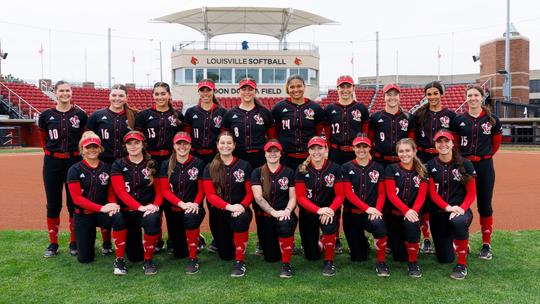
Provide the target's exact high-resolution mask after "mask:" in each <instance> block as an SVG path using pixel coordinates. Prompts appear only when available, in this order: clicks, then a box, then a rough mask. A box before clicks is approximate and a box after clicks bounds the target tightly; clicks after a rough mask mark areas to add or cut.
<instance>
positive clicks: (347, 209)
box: [343, 208, 365, 214]
mask: <svg viewBox="0 0 540 304" xmlns="http://www.w3.org/2000/svg"><path fill="white" fill-rule="evenodd" d="M343 211H345V212H350V213H354V214H364V213H365V212H364V211H362V210H360V209H358V208H344V210H343Z"/></svg>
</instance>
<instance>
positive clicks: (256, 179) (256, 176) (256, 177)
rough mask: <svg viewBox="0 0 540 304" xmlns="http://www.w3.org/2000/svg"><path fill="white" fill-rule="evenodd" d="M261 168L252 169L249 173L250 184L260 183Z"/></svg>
mask: <svg viewBox="0 0 540 304" xmlns="http://www.w3.org/2000/svg"><path fill="white" fill-rule="evenodd" d="M261 184H262V183H261V168H257V169H255V170H253V172H252V173H251V185H252V186H253V185H261Z"/></svg>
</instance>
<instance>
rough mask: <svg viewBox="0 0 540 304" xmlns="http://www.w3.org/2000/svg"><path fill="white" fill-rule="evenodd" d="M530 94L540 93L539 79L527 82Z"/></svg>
mask: <svg viewBox="0 0 540 304" xmlns="http://www.w3.org/2000/svg"><path fill="white" fill-rule="evenodd" d="M529 86H530V92H531V93H539V92H540V79H533V80H531V81H529Z"/></svg>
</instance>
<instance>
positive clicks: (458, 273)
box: [450, 264, 467, 280]
mask: <svg viewBox="0 0 540 304" xmlns="http://www.w3.org/2000/svg"><path fill="white" fill-rule="evenodd" d="M466 276H467V267H466V266H465V265H463V264H457V265H456V266H455V267H454V269H452V273H451V274H450V277H451V278H452V279H454V280H463V279H465V277H466Z"/></svg>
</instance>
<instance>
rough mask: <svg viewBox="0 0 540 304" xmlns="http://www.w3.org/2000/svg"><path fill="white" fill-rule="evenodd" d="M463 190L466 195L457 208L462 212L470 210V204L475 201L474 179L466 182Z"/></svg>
mask: <svg viewBox="0 0 540 304" xmlns="http://www.w3.org/2000/svg"><path fill="white" fill-rule="evenodd" d="M465 190H466V191H467V194H466V195H465V198H464V199H463V202H462V203H461V205H460V206H459V207H461V209H463V210H464V211H465V210H467V209H469V208H471V205H472V203H473V202H474V200H475V199H476V178H474V177H471V179H470V180H469V181H468V182H467V185H465Z"/></svg>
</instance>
